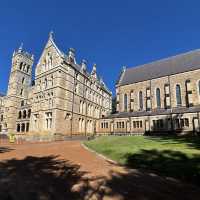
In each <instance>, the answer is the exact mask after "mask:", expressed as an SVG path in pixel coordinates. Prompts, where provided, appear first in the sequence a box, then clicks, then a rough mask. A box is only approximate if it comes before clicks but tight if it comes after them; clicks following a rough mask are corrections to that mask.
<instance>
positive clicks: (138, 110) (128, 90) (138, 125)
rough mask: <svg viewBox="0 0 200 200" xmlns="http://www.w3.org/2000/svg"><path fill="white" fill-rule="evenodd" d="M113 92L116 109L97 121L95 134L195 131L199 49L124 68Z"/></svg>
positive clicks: (198, 117) (199, 87) (199, 85)
mask: <svg viewBox="0 0 200 200" xmlns="http://www.w3.org/2000/svg"><path fill="white" fill-rule="evenodd" d="M116 95H117V113H116V114H113V115H110V116H108V117H106V118H104V119H101V120H100V121H99V127H98V133H99V134H110V133H112V134H124V133H126V134H144V133H147V134H150V133H157V134H158V133H159V134H160V133H162V134H164V133H169V132H172V133H189V132H191V133H194V132H196V133H198V132H199V131H200V130H199V120H200V115H199V114H200V50H195V51H191V52H188V53H185V54H181V55H177V56H174V57H170V58H167V59H163V60H159V61H156V62H152V63H149V64H145V65H142V66H138V67H134V68H128V69H126V68H124V69H123V70H122V72H121V75H120V77H119V80H118V81H117V83H116Z"/></svg>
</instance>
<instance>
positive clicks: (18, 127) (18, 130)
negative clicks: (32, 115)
mask: <svg viewBox="0 0 200 200" xmlns="http://www.w3.org/2000/svg"><path fill="white" fill-rule="evenodd" d="M17 132H20V124H17Z"/></svg>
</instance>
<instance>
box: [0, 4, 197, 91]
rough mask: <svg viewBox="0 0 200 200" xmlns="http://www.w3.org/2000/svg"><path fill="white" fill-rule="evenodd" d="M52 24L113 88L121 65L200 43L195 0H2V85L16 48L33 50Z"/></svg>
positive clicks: (60, 40) (62, 42)
mask: <svg viewBox="0 0 200 200" xmlns="http://www.w3.org/2000/svg"><path fill="white" fill-rule="evenodd" d="M51 30H53V31H54V35H55V40H56V44H57V46H58V47H59V48H60V49H61V50H62V51H64V52H67V50H68V48H69V47H73V48H75V49H76V54H77V61H78V62H80V61H81V59H82V58H85V59H86V60H87V61H88V68H89V70H91V67H92V64H93V63H97V71H98V73H99V74H100V75H101V76H102V77H103V79H104V81H105V83H106V84H107V85H108V87H109V88H110V89H111V90H112V91H114V85H115V81H116V79H117V77H118V75H119V72H120V70H121V68H122V66H124V65H125V66H127V67H133V66H136V65H139V64H143V63H147V62H150V61H153V60H157V59H160V58H165V57H168V56H172V55H176V54H178V53H183V52H186V51H189V50H192V49H197V48H200V1H199V0H123V1H118V0H76V1H75V0H74V1H73V0H54V1H52V0H40V1H39V0H26V1H25V0H20V1H14V0H13V1H11V0H7V1H1V2H0V91H1V92H4V93H5V92H6V90H7V82H8V78H9V71H10V65H11V57H12V53H13V51H14V49H16V48H18V47H19V46H20V43H21V42H23V43H24V48H25V49H26V50H27V51H29V52H31V53H33V54H34V55H35V64H34V65H36V63H37V61H38V59H39V56H40V54H41V52H42V49H43V48H44V45H45V43H46V41H47V39H48V33H49V32H50V31H51Z"/></svg>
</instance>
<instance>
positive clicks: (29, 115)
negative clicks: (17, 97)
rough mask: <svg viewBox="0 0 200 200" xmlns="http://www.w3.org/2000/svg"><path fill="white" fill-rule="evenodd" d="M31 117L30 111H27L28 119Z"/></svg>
mask: <svg viewBox="0 0 200 200" xmlns="http://www.w3.org/2000/svg"><path fill="white" fill-rule="evenodd" d="M30 117H31V109H29V110H28V118H30Z"/></svg>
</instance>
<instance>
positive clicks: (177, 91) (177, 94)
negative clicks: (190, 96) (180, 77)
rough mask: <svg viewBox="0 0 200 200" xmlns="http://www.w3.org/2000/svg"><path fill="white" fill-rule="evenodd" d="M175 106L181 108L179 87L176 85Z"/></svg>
mask: <svg viewBox="0 0 200 200" xmlns="http://www.w3.org/2000/svg"><path fill="white" fill-rule="evenodd" d="M176 105H177V106H181V105H182V99H181V87H180V85H176Z"/></svg>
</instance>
